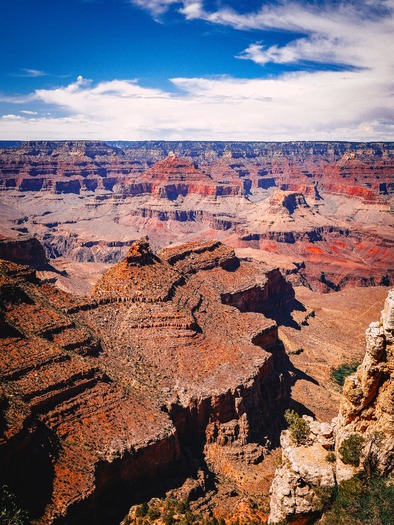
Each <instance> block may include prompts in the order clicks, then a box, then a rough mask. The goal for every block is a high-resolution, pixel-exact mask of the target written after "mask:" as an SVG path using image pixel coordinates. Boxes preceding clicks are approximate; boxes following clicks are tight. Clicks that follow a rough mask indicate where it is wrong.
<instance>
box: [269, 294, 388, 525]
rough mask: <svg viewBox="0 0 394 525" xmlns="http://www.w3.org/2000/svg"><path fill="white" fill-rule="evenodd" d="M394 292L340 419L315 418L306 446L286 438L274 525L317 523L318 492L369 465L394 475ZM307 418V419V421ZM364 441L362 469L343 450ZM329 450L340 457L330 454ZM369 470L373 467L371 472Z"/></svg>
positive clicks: (372, 331) (369, 334)
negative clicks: (282, 524)
mask: <svg viewBox="0 0 394 525" xmlns="http://www.w3.org/2000/svg"><path fill="white" fill-rule="evenodd" d="M393 299H394V289H392V290H390V291H389V293H388V297H387V299H386V301H385V304H384V309H383V312H382V317H381V319H380V321H377V322H373V323H371V324H370V326H369V328H368V329H367V331H366V351H365V356H364V360H363V362H362V363H361V365H360V366H359V367H358V369H357V372H356V373H355V374H354V375H351V376H349V377H347V378H346V380H345V384H344V387H343V392H342V400H341V405H340V409H339V415H338V416H337V417H336V418H335V419H334V420H333V421H332V423H331V424H327V423H322V424H319V423H317V422H316V421H313V420H312V419H311V418H309V419H308V418H306V419H307V420H308V421H309V423H310V432H309V435H308V436H307V439H306V440H305V443H303V444H302V445H299V444H297V443H295V442H294V441H292V439H291V435H290V433H289V431H285V432H283V433H282V437H281V444H282V447H283V451H282V460H283V464H282V466H281V467H279V468H278V469H277V471H276V474H275V478H274V481H273V484H272V486H271V513H270V517H269V523H276V522H279V521H281V520H285V519H288V520H290V521H291V523H312V522H314V519H315V518H316V516H318V515H319V512H320V511H321V509H322V506H321V500H320V499H319V492H318V490H319V489H321V488H322V487H323V488H324V487H328V488H329V487H333V486H334V485H335V483H339V482H341V481H342V480H346V479H350V478H351V477H352V476H354V475H355V474H356V473H357V472H359V471H360V470H362V469H363V468H364V467H365V466H366V464H367V462H369V463H368V464H371V463H372V462H373V465H374V468H377V470H378V471H379V472H380V473H381V474H383V475H386V476H387V475H389V474H390V473H392V472H393V470H394V376H393V373H394V367H393V365H394V325H393V315H394V300H393ZM304 417H305V416H304ZM354 435H356V436H361V438H362V451H361V454H360V459H359V464H358V465H357V464H349V462H348V461H347V462H345V461H344V458H343V457H342V453H341V445H342V444H343V443H344V441H345V440H346V439H348V438H349V436H354ZM327 450H328V451H331V453H332V454H333V453H334V451H335V455H332V456H331V457H330V456H329V455H327ZM366 468H368V466H367V467H366Z"/></svg>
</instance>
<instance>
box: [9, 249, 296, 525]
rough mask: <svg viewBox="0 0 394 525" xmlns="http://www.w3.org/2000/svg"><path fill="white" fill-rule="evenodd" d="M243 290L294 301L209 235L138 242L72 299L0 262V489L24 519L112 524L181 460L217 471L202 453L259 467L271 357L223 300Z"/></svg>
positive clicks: (272, 344) (272, 376) (184, 470)
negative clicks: (158, 248) (159, 249)
mask: <svg viewBox="0 0 394 525" xmlns="http://www.w3.org/2000/svg"><path fill="white" fill-rule="evenodd" d="M256 286H257V287H258V289H259V290H260V292H259V293H260V294H261V295H262V298H263V299H262V298H259V297H258V295H257V296H256V298H257V300H260V303H261V302H262V300H264V301H265V302H267V303H269V302H270V301H271V298H272V300H273V301H274V302H275V303H276V302H277V297H279V296H281V297H283V301H284V303H286V301H287V300H290V299H291V296H292V294H294V292H293V290H292V289H291V287H289V285H288V284H287V283H286V281H285V280H284V279H283V278H279V276H278V275H276V276H275V279H274V281H273V282H272V283H271V273H270V272H269V271H267V268H266V267H265V266H264V265H261V264H258V263H250V262H245V261H240V260H239V259H237V258H236V257H235V254H234V252H233V250H232V249H230V248H228V247H225V246H224V245H222V244H221V243H217V242H216V243H215V242H211V243H202V244H200V245H198V244H196V243H195V244H191V245H186V246H183V247H182V246H179V247H176V248H175V247H174V248H171V249H168V250H166V251H164V252H163V253H162V254H160V253H159V254H157V255H155V254H153V253H152V251H151V249H150V247H149V245H148V243H147V241H146V239H141V240H140V241H138V242H136V243H134V244H133V245H132V246H131V247H130V249H129V253H128V256H127V257H126V259H125V260H124V261H122V262H120V263H119V264H118V265H116V266H115V267H114V268H112V269H111V270H109V271H108V272H107V273H106V274H105V275H104V276H103V277H102V279H101V280H100V281H99V282H98V283H97V285H96V287H95V289H94V293H93V295H92V296H90V297H83V298H76V297H74V296H71V295H69V294H66V293H64V292H61V291H59V290H57V289H56V288H54V287H52V286H51V285H50V284H48V283H44V282H42V281H40V280H39V279H38V278H37V277H36V274H35V272H34V271H33V270H31V269H29V268H28V267H25V266H18V265H16V264H13V263H10V262H5V261H2V262H1V263H0V297H1V311H0V327H1V337H0V357H1V358H0V366H1V368H0V374H1V379H2V391H1V398H0V482H1V483H6V484H7V485H8V486H9V487H10V489H11V490H13V491H14V492H15V493H16V494H17V495H18V496H19V498H20V500H21V502H22V504H23V506H25V507H26V508H28V510H29V511H30V516H31V521H32V523H35V524H37V525H38V524H40V525H44V524H45V525H46V524H55V523H56V524H64V523H67V524H80V523H84V524H90V523H95V524H98V523H100V524H103V525H104V524H113V523H115V522H117V520H118V522H119V521H120V519H121V518H122V517H123V516H124V515H125V514H126V511H127V510H128V508H129V507H130V506H131V505H132V504H133V503H136V502H138V501H141V498H142V497H144V496H149V495H155V493H158V492H160V491H161V490H162V489H163V488H171V485H172V486H177V485H180V484H181V483H182V481H183V480H184V479H185V478H186V477H187V476H188V475H190V474H193V473H195V470H196V465H197V466H200V467H201V466H203V468H204V469H206V470H207V471H208V468H210V469H211V470H212V471H214V472H215V473H216V474H217V475H220V471H221V468H224V467H221V463H218V462H216V463H215V461H214V460H212V454H211V452H212V450H213V448H212V447H215V446H217V447H220V449H221V450H223V451H228V452H224V453H225V454H227V456H228V457H231V455H232V454H233V455H234V454H236V453H237V452H239V451H243V452H244V453H245V461H246V462H247V461H252V462H254V463H261V462H262V461H263V460H264V457H265V455H266V453H267V450H268V449H269V448H270V446H271V443H273V442H275V440H277V436H278V434H279V428H280V425H281V420H280V418H281V414H282V413H283V405H284V404H285V403H286V401H287V398H288V395H289V384H290V377H289V372H288V362H287V360H286V354H285V353H284V351H283V347H282V345H281V343H280V341H279V340H278V333H277V326H276V323H275V322H274V321H272V320H270V319H268V318H266V317H265V316H264V315H262V314H261V313H257V308H253V304H251V303H250V300H249V303H248V305H249V308H248V309H244V311H240V310H239V309H237V308H234V307H233V306H229V305H227V304H224V303H223V301H222V296H223V294H226V293H229V292H231V293H238V294H241V293H247V291H248V290H249V289H251V288H253V289H255V288H256ZM266 306H267V308H268V305H266ZM204 458H206V459H205V460H204ZM241 461H243V460H242V459H241Z"/></svg>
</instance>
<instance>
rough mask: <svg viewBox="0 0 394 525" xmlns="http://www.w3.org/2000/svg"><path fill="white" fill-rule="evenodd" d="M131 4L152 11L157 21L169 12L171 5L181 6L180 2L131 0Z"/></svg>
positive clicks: (177, 0)
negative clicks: (160, 16)
mask: <svg viewBox="0 0 394 525" xmlns="http://www.w3.org/2000/svg"><path fill="white" fill-rule="evenodd" d="M130 2H131V3H132V4H134V5H137V6H138V7H141V8H142V9H146V10H147V11H150V12H151V13H152V15H153V17H154V18H155V19H157V17H158V16H159V15H161V14H162V13H164V12H165V11H167V9H168V8H169V6H170V5H172V4H179V0H130Z"/></svg>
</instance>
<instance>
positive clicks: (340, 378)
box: [331, 361, 360, 387]
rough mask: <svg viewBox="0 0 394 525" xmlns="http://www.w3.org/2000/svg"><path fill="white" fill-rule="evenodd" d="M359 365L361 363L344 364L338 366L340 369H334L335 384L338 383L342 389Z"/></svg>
mask: <svg viewBox="0 0 394 525" xmlns="http://www.w3.org/2000/svg"><path fill="white" fill-rule="evenodd" d="M359 365H360V363H359V362H358V361H353V362H350V363H342V364H341V365H339V366H338V368H333V369H332V370H331V380H332V381H334V383H336V384H337V385H339V386H340V387H342V386H343V385H344V383H345V379H346V378H347V376H350V375H351V374H353V373H354V372H355V371H356V370H357V368H358V367H359Z"/></svg>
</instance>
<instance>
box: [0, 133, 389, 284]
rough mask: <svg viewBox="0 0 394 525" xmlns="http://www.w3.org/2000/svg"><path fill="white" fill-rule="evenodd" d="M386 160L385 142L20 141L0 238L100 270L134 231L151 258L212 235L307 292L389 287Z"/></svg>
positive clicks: (0, 155)
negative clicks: (33, 244) (30, 242)
mask: <svg viewBox="0 0 394 525" xmlns="http://www.w3.org/2000/svg"><path fill="white" fill-rule="evenodd" d="M393 152H394V149H393V144H392V143H374V144H366V143H342V142H341V143H334V142H318V143H314V142H293V143H215V142H210V143H209V142H208V143H201V142H185V143H182V142H181V143H171V142H136V143H125V144H122V143H119V144H117V145H116V144H111V145H108V144H105V143H101V142H86V141H85V142H84V141H69V142H28V143H24V144H21V145H20V146H17V147H14V148H4V149H0V219H1V221H0V222H1V229H0V234H1V235H2V236H3V237H4V238H5V239H4V240H3V242H5V243H6V242H9V241H8V239H11V240H14V239H18V238H22V239H23V238H24V237H32V236H33V237H36V238H38V239H39V240H40V241H41V242H42V244H43V245H44V247H45V249H46V253H47V255H48V256H49V257H50V258H51V259H52V260H54V261H56V260H59V259H60V260H66V261H73V262H79V263H84V262H94V263H111V264H113V263H114V262H118V261H119V260H121V258H122V257H124V256H126V254H127V250H128V247H129V246H130V244H131V242H133V241H134V240H135V239H138V238H140V237H141V236H143V235H149V238H150V240H151V243H152V246H153V248H154V249H155V250H157V249H160V248H163V247H165V246H167V245H169V244H170V243H174V242H178V243H180V242H181V243H182V242H189V241H200V242H201V241H202V240H210V239H211V240H217V239H219V240H222V241H225V242H226V244H229V245H231V246H232V247H233V248H235V249H237V253H239V255H240V256H242V257H244V256H245V257H250V256H256V253H255V252H257V253H258V254H259V256H260V257H263V259H264V260H265V261H266V262H267V263H269V264H271V265H274V266H278V267H279V268H281V269H282V270H283V272H285V273H286V274H287V275H288V277H289V278H290V279H291V280H292V282H293V283H295V284H303V285H305V286H308V287H309V288H311V289H313V290H318V291H323V292H327V291H333V290H340V289H344V288H346V287H353V286H360V285H361V286H370V285H390V283H393V279H394V278H393V266H394V264H393V263H394V258H393V247H394V233H393V232H394V219H393V198H394V170H393ZM10 242H11V241H10ZM4 250H5V249H4ZM1 251H2V250H1V246H0V255H1ZM251 254H252V255H251ZM54 277H56V276H54Z"/></svg>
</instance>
